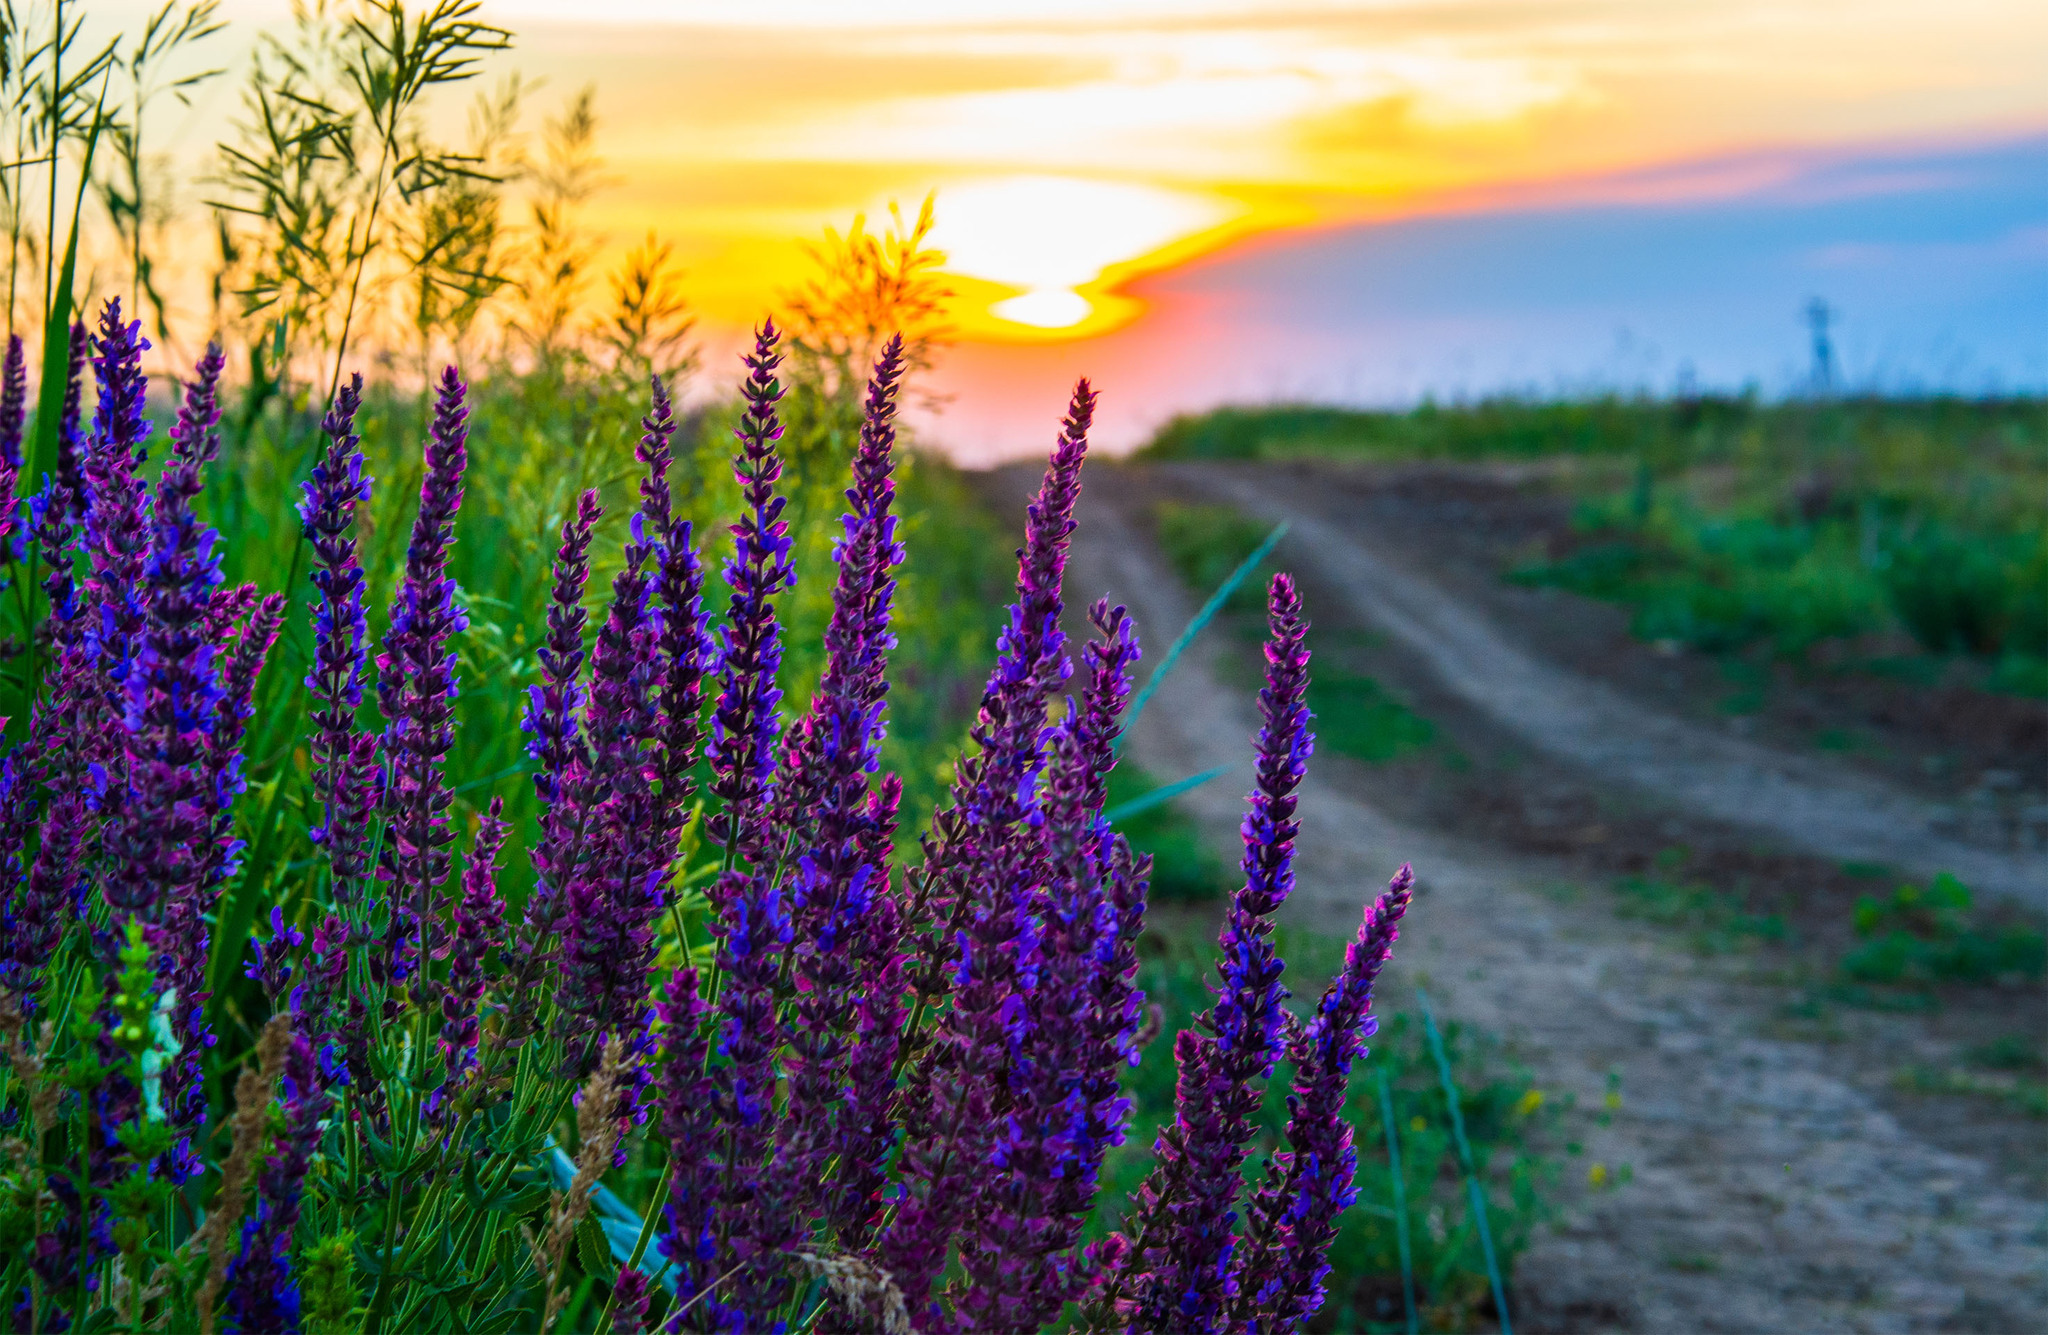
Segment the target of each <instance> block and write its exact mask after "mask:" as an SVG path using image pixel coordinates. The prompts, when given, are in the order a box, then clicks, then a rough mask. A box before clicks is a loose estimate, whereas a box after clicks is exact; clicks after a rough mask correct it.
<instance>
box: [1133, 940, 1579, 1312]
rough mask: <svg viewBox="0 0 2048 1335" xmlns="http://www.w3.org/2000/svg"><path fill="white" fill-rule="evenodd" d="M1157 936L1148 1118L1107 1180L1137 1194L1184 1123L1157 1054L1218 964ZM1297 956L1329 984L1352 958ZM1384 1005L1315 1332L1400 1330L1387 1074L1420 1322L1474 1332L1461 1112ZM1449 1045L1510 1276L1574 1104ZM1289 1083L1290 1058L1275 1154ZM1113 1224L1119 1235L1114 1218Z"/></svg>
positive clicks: (1296, 964) (1350, 1113)
mask: <svg viewBox="0 0 2048 1335" xmlns="http://www.w3.org/2000/svg"><path fill="white" fill-rule="evenodd" d="M1147 941H1148V943H1149V944H1150V945H1151V946H1152V948H1153V953H1152V954H1151V956H1150V957H1149V958H1148V959H1147V960H1146V962H1145V964H1144V966H1143V968H1142V970H1141V973H1140V985H1141V986H1142V987H1143V988H1144V989H1145V994H1146V996H1147V998H1148V999H1149V1000H1151V1001H1153V1002H1155V1003H1158V1004H1159V1005H1160V1006H1162V1008H1163V1011H1164V1013H1163V1016H1162V1019H1163V1027H1162V1029H1161V1030H1160V1036H1159V1037H1158V1038H1156V1039H1155V1040H1154V1041H1153V1044H1152V1050H1151V1051H1149V1052H1148V1054H1147V1060H1146V1061H1145V1062H1144V1063H1143V1064H1142V1065H1141V1066H1139V1067H1137V1068H1136V1069H1135V1070H1134V1071H1133V1073H1132V1075H1131V1077H1130V1078H1129V1081H1128V1085H1127V1087H1128V1088H1129V1090H1130V1093H1131V1097H1132V1099H1133V1101H1134V1103H1135V1105H1136V1113H1137V1117H1136V1124H1135V1125H1134V1127H1133V1128H1132V1131H1131V1135H1130V1137H1129V1140H1128V1141H1127V1142H1126V1144H1125V1145H1124V1146H1123V1148H1122V1149H1121V1150H1119V1151H1116V1152H1115V1153H1114V1154H1113V1155H1112V1158H1111V1160H1110V1162H1109V1163H1108V1164H1107V1165H1105V1168H1104V1175H1105V1177H1113V1180H1114V1182H1115V1183H1116V1184H1117V1185H1118V1186H1124V1185H1131V1186H1135V1185H1136V1183H1137V1182H1138V1181H1140V1180H1141V1179H1142V1178H1143V1176H1144V1174H1145V1171H1146V1170H1147V1168H1148V1167H1149V1166H1150V1164H1151V1160H1152V1144H1153V1138H1154V1136H1155V1135H1156V1133H1157V1129H1158V1127H1159V1126H1160V1125H1161V1124H1162V1123H1163V1122H1164V1121H1165V1120H1167V1119H1168V1118H1170V1117H1171V1116H1172V1115H1173V1067H1172V1064H1171V1063H1170V1062H1161V1061H1156V1060H1154V1059H1155V1058H1159V1057H1163V1056H1164V1055H1165V1053H1164V1051H1163V1049H1164V1048H1165V1047H1166V1046H1167V1045H1168V1044H1170V1043H1171V1041H1172V1039H1171V1035H1172V1034H1173V1033H1174V1032H1175V1031H1176V1030H1177V1029H1178V1028H1179V1027H1180V1026H1181V1025H1183V1024H1186V1023H1188V1022H1190V1020H1191V1019H1192V1017H1193V1016H1194V1015H1195V1013H1196V1012H1198V1011H1199V1010H1200V1009H1201V1008H1203V1007H1204V1006H1206V1005H1208V1004H1209V1000H1210V995H1209V992H1208V990H1207V980H1208V979H1209V978H1211V977H1212V976H1213V969H1214V956H1215V952H1214V947H1213V946H1209V945H1206V944H1197V943H1195V942H1191V941H1189V940H1187V939H1186V938H1183V937H1179V936H1166V935H1164V934H1162V933H1160V932H1157V931H1155V932H1154V933H1152V934H1151V935H1150V936H1148V938H1147ZM1285 948H1286V953H1287V958H1288V960H1289V976H1290V978H1294V979H1297V980H1299V979H1317V978H1321V977H1324V976H1325V975H1326V973H1327V971H1328V970H1329V969H1331V968H1334V967H1335V962H1336V961H1337V959H1338V958H1339V952H1340V950H1341V946H1340V944H1339V943H1337V942H1335V941H1330V940H1316V939H1312V938H1307V937H1303V936H1300V935H1292V936H1290V937H1289V939H1288V940H1287V942H1286V947H1285ZM1314 1000H1315V999H1314V997H1312V996H1309V997H1297V998H1296V999H1295V1005H1296V1007H1297V1009H1301V1010H1305V1009H1306V1008H1307V1007H1308V1006H1309V1005H1312V1004H1313V1002H1314ZM1379 1009H1380V1012H1381V1015H1382V1019H1381V1023H1380V1029H1379V1034H1378V1036H1377V1037H1375V1038H1374V1039H1373V1041H1372V1054H1371V1056H1370V1057H1368V1058H1367V1059H1366V1060H1365V1061H1364V1062H1362V1063H1360V1066H1359V1069H1358V1072H1357V1074H1355V1075H1354V1076H1353V1077H1352V1085H1351V1087H1352V1095H1351V1102H1350V1105H1349V1108H1348V1110H1347V1117H1348V1120H1349V1121H1350V1123H1351V1127H1352V1133H1353V1136H1354V1142H1353V1143H1354V1145H1355V1146H1356V1148H1357V1152H1358V1188H1359V1197H1358V1204H1357V1205H1356V1206H1354V1207H1353V1208H1352V1209H1351V1210H1350V1211H1349V1212H1347V1213H1346V1215H1345V1216H1344V1222H1343V1225H1342V1227H1341V1230H1340V1232H1339V1234H1338V1237H1337V1241H1336V1243H1335V1245H1333V1246H1332V1247H1331V1249H1330V1262H1331V1265H1332V1273H1331V1275H1330V1281H1329V1291H1330V1298H1329V1302H1328V1304H1327V1305H1326V1306H1325V1307H1324V1308H1323V1311H1322V1312H1321V1313H1319V1314H1318V1315H1317V1317H1316V1319H1315V1321H1313V1322H1312V1323H1311V1325H1310V1329H1312V1330H1317V1331H1359V1330H1399V1329H1401V1328H1402V1320H1403V1317H1402V1302H1401V1260H1400V1241H1399V1232H1398V1229H1397V1227H1396V1214H1395V1193H1394V1184H1393V1181H1392V1177H1391V1174H1390V1172H1389V1169H1388V1156H1387V1140H1386V1127H1385V1122H1384V1119H1383V1117H1382V1115H1381V1112H1380V1103H1379V1094H1378V1081H1379V1078H1380V1076H1381V1074H1382V1073H1384V1074H1385V1075H1386V1077H1387V1079H1388V1082H1389V1084H1390V1086H1391V1093H1392V1101H1393V1107H1394V1117H1395V1131H1396V1133H1397V1135H1398V1137H1399V1140H1398V1144H1399V1148H1400V1157H1401V1169H1402V1179H1403V1187H1404V1192H1403V1197H1404V1199H1405V1203H1406V1206H1407V1212H1408V1234H1409V1242H1410V1247H1411V1253H1412V1255H1411V1267H1412V1274H1413V1278H1414V1282H1415V1289H1416V1302H1417V1308H1418V1315H1419V1316H1420V1318H1421V1328H1422V1329H1423V1330H1426V1331H1465V1330H1470V1329H1472V1328H1473V1327H1474V1326H1475V1325H1476V1324H1478V1323H1479V1322H1480V1321H1482V1320H1484V1319H1485V1314H1486V1313H1490V1311H1491V1298H1490V1296H1489V1294H1488V1284H1487V1277H1486V1266H1485V1262H1484V1259H1483V1257H1482V1255H1481V1253H1480V1246H1479V1240H1478V1231H1477V1228H1476V1227H1475V1223H1474V1220H1473V1217H1472V1208H1471V1201H1470V1198H1469V1197H1468V1196H1467V1194H1466V1191H1465V1188H1464V1185H1463V1179H1462V1177H1461V1170H1460V1168H1459V1165H1458V1157H1457V1150H1456V1147H1455V1145H1454V1144H1453V1143H1452V1133H1451V1125H1450V1116H1449V1105H1448V1103H1447V1101H1446V1097H1445V1094H1444V1089H1443V1084H1442V1082H1441V1080H1440V1078H1439V1075H1438V1071H1437V1066H1436V1063H1435V1061H1434V1060H1433V1058H1432V1057H1431V1055H1430V1051H1429V1046H1428V1042H1427V1040H1426V1038H1425V1036H1424V1032H1423V1023H1422V1016H1421V1013H1420V1012H1419V1011H1414V1012H1411V1011H1408V1010H1394V1009H1393V1008H1392V1007H1389V1006H1386V1005H1382V1006H1381V1007H1380V1008H1379ZM1443 1038H1444V1042H1445V1045H1446V1049H1447V1053H1448V1056H1449V1058H1450V1061H1451V1066H1452V1070H1453V1072H1454V1074H1455V1078H1456V1083H1457V1088H1458V1094H1459V1099H1458V1103H1459V1111H1460V1112H1461V1113H1462V1115H1463V1117H1464V1121H1465V1131H1466V1135H1467V1137H1468V1138H1469V1140H1470V1142H1471V1145H1472V1151H1473V1157H1474V1160H1475V1163H1476V1165H1477V1167H1478V1172H1479V1177H1480V1179H1481V1180H1482V1181H1483V1182H1484V1183H1485V1184H1486V1191H1487V1211H1488V1219H1489V1222H1490V1224H1491V1227H1492V1232H1493V1240H1494V1244H1495V1247H1496V1248H1497V1249H1498V1251H1499V1254H1500V1256H1501V1258H1502V1265H1503V1266H1504V1267H1505V1268H1507V1269H1508V1271H1509V1274H1510V1276H1512V1263H1513V1258H1514V1257H1516V1256H1517V1255H1519V1254H1520V1253H1521V1252H1522V1250H1524V1249H1525V1248H1526V1247H1527V1246H1528V1243H1529V1239H1530V1235H1531V1232H1532V1230H1533V1229H1534V1227H1535V1226H1536V1224H1537V1223H1538V1222H1539V1221H1540V1220H1541V1219H1542V1218H1543V1217H1544V1206H1543V1203H1542V1193H1543V1191H1544V1189H1545V1188H1546V1186H1547V1185H1548V1184H1549V1183H1550V1182H1551V1181H1552V1180H1553V1179H1554V1178H1555V1176H1556V1168H1557V1165H1556V1163H1555V1161H1554V1160H1552V1159H1549V1158H1546V1157H1545V1154H1544V1151H1543V1146H1544V1145H1546V1144H1547V1143H1548V1140H1549V1138H1550V1136H1549V1133H1550V1132H1551V1131H1553V1130H1554V1129H1555V1128H1556V1127H1557V1124H1558V1122H1559V1120H1560V1119H1561V1118H1562V1117H1563V1116H1564V1114H1565V1113H1566V1112H1567V1111H1568V1110H1569V1109H1568V1103H1567V1101H1553V1100H1546V1099H1545V1097H1544V1095H1543V1093H1542V1091H1540V1090H1538V1089H1537V1088H1535V1087H1534V1085H1533V1084H1532V1083H1531V1082H1530V1079H1529V1077H1528V1075H1527V1074H1526V1073H1525V1072H1523V1071H1521V1070H1519V1069H1517V1068H1516V1067H1515V1066H1514V1065H1513V1064H1512V1063H1510V1062H1508V1061H1507V1060H1506V1059H1505V1057H1504V1056H1503V1054H1501V1053H1500V1052H1499V1051H1498V1049H1497V1048H1495V1047H1493V1046H1491V1045H1490V1044H1488V1043H1487V1042H1486V1041H1485V1040H1484V1039H1483V1038H1481V1037H1479V1036H1477V1035H1475V1034H1474V1033H1473V1032H1472V1031H1470V1030H1468V1029H1463V1028H1461V1027H1459V1026H1458V1025H1456V1024H1449V1025H1445V1026H1444V1029H1443ZM1291 1076H1292V1072H1291V1070H1290V1069H1289V1068H1288V1067H1287V1066H1286V1065H1284V1064H1283V1065H1282V1066H1281V1068H1280V1070H1279V1071H1278V1072H1277V1073H1276V1074H1275V1076H1274V1079H1273V1082H1272V1085H1271V1087H1270V1088H1271V1093H1270V1094H1269V1096H1268V1098H1267V1101H1266V1107H1265V1109H1264V1114H1263V1123H1264V1127H1265V1140H1264V1144H1265V1146H1266V1148H1267V1149H1268V1150H1270V1149H1271V1148H1273V1147H1274V1146H1276V1145H1277V1144H1278V1141H1279V1136H1280V1132H1281V1129H1282V1128H1283V1127H1284V1126H1285V1124H1286V1119H1287V1104H1286V1098H1285V1087H1286V1082H1287V1080H1289V1079H1290V1078H1291ZM1561 1103H1567V1106H1560V1104H1561ZM1262 1166H1263V1154H1262V1153H1261V1154H1255V1155H1254V1158H1253V1160H1252V1162H1250V1163H1248V1164H1247V1166H1246V1172H1247V1174H1248V1175H1249V1174H1255V1173H1257V1172H1259V1171H1261V1169H1262ZM1111 1196H1112V1198H1114V1196H1115V1193H1114V1192H1112V1193H1111ZM1101 1223H1102V1226H1104V1227H1107V1226H1108V1223H1109V1221H1107V1220H1104V1221H1101Z"/></svg>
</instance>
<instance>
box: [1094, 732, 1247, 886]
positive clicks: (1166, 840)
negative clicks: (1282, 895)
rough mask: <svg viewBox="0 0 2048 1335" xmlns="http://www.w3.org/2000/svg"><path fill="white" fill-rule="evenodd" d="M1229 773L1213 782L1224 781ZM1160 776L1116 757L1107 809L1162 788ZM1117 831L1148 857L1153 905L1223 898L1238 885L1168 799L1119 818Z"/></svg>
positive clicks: (1232, 871)
mask: <svg viewBox="0 0 2048 1335" xmlns="http://www.w3.org/2000/svg"><path fill="white" fill-rule="evenodd" d="M1229 778H1230V776H1228V775H1223V776H1219V778H1217V779H1216V780H1214V782H1218V783H1227V782H1229ZM1160 786H1161V785H1160V782H1159V780H1158V779H1157V778H1156V777H1155V776H1154V775H1152V774H1151V773H1150V772H1148V771H1146V770H1144V769H1141V768H1139V767H1138V766H1137V765H1136V764H1134V763H1132V762H1131V761H1130V760H1128V759H1123V760H1119V761H1117V766H1116V768H1115V769H1114V770H1111V771H1110V775H1109V804H1108V809H1109V810H1111V811H1114V810H1115V809H1116V808H1117V807H1119V806H1121V805H1123V804H1125V803H1128V802H1132V801H1135V800H1136V799H1138V798H1140V797H1143V796H1145V795H1146V794H1147V793H1151V792H1156V791H1157V790H1158V789H1159V788H1160ZM1116 828H1117V831H1118V833H1120V834H1123V835H1125V836H1126V837H1128V838H1129V839H1130V841H1131V846H1132V847H1133V848H1135V849H1137V850H1138V851H1139V852H1140V853H1150V854H1151V855H1152V888H1151V893H1150V896H1149V900H1150V902H1152V903H1154V904H1195V903H1204V902H1207V901H1211V900H1220V899H1223V898H1225V897H1227V896H1228V895H1229V894H1230V892H1231V891H1232V889H1234V888H1235V886H1236V884H1237V876H1236V874H1235V869H1234V868H1231V867H1228V866H1225V865H1224V862H1223V859H1222V858H1220V857H1218V856H1217V855H1216V854H1215V852H1214V851H1213V850H1211V849H1210V847H1209V845H1208V844H1207V842H1206V841H1204V840H1203V838H1202V830H1201V827H1200V826H1198V825H1197V824H1196V823H1195V822H1194V820H1193V819H1192V818H1190V817H1189V816H1188V814H1187V813H1186V812H1185V811H1182V810H1181V809H1180V808H1179V807H1177V806H1175V805H1174V803H1173V802H1172V801H1170V800H1169V801H1166V802H1161V803H1159V804H1157V805H1155V806H1148V807H1146V808H1145V809H1144V810H1142V811H1138V812H1134V813H1133V814H1131V815H1129V816H1125V817H1122V818H1121V819H1119V820H1117V822H1116Z"/></svg>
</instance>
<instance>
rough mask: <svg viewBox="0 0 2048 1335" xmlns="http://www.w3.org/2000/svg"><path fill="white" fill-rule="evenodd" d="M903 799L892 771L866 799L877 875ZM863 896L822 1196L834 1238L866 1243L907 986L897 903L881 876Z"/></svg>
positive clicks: (893, 1124)
mask: <svg viewBox="0 0 2048 1335" xmlns="http://www.w3.org/2000/svg"><path fill="white" fill-rule="evenodd" d="M902 800H903V782H902V780H900V779H898V778H897V777H896V776H895V775H893V774H886V775H884V776H883V777H882V782H881V784H880V786H879V788H878V789H877V791H876V792H875V793H874V794H873V795H872V796H871V797H870V798H869V800H868V813H867V824H868V836H867V838H868V843H869V846H868V850H867V855H868V861H867V863H866V864H865V865H867V866H869V867H872V868H876V869H878V870H877V871H875V872H871V873H870V875H872V876H875V877H877V878H882V877H886V874H887V873H886V868H887V859H888V852H889V846H890V844H891V842H892V841H893V839H894V837H895V831H896V811H897V807H898V806H899V804H900V803H901V802H902ZM869 901H870V902H869V903H868V905H867V906H866V909H865V912H864V913H863V914H862V917H861V921H860V925H859V931H858V932H857V933H856V934H855V936H854V939H853V941H852V942H851V943H850V944H849V945H848V947H847V949H848V951H849V952H850V954H851V955H852V960H853V975H854V979H855V986H854V993H855V996H856V998H857V1004H856V1007H855V1012H854V1026H853V1028H854V1039H853V1049H852V1051H851V1052H850V1053H849V1054H848V1055H847V1058H846V1074H845V1077H844V1083H843V1089H844V1093H843V1095H842V1097H841V1101H840V1104H839V1108H838V1110H837V1126H836V1128H835V1137H834V1147H835V1152H836V1155H837V1160H838V1167H837V1172H836V1176H835V1180H834V1181H833V1183H832V1185H831V1190H830V1191H829V1192H828V1193H827V1195H826V1198H825V1217H826V1221H827V1222H828V1223H830V1224H831V1226H832V1229H833V1232H834V1234H835V1236H837V1237H838V1239H839V1243H840V1246H842V1247H846V1248H854V1247H859V1246H863V1245H865V1244H866V1242H867V1241H868V1235H869V1231H870V1229H871V1228H872V1227H873V1224H874V1220H875V1217H876V1215H877V1213H878V1212H879V1211H880V1209H881V1205H882V1201H881V1195H882V1187H883V1182H884V1181H885V1179H886V1177H887V1168H888V1161H889V1156H890V1153H891V1151H892V1150H893V1148H894V1146H895V1143H896V1128H897V1121H896V1074H897V1072H896V1067H897V1060H898V1057H899V1055H900V1053H901V1052H902V1047H903V1019H904V998H905V996H906V994H907V991H908V979H907V977H906V976H905V973H904V969H903V959H904V956H903V937H904V929H903V911H902V908H901V907H900V906H899V903H898V901H897V898H896V896H895V895H893V894H891V893H890V890H889V885H888V882H887V881H886V879H882V880H881V881H880V884H879V885H877V886H876V887H874V888H873V889H872V890H871V891H870V892H869Z"/></svg>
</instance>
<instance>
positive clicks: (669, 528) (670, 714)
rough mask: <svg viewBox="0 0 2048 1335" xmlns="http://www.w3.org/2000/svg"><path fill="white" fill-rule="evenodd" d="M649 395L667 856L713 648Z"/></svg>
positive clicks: (646, 454) (699, 568)
mask: <svg viewBox="0 0 2048 1335" xmlns="http://www.w3.org/2000/svg"><path fill="white" fill-rule="evenodd" d="M653 388H654V404H653V408H652V410H651V411H650V412H649V413H648V415H647V417H646V418H644V419H642V421H641V426H642V428H643V430H642V433H641V436H640V446H639V450H638V454H639V459H640V462H641V463H643V464H644V465H646V469H647V471H646V475H645V476H644V477H643V478H642V479H641V482H640V497H641V501H640V522H641V523H642V524H643V525H644V526H645V528H646V530H647V531H648V532H649V534H650V535H651V537H652V540H653V541H655V542H656V544H657V551H656V565H655V572H654V595H655V600H656V602H657V603H658V604H659V606H660V609H661V639H660V659H661V708H660V713H661V722H660V726H659V728H658V729H657V731H656V733H655V741H656V743H657V745H656V749H655V757H654V762H653V768H652V773H651V775H650V777H651V779H652V780H653V781H654V782H655V783H657V784H658V785H659V788H660V803H659V818H660V823H659V824H658V825H657V826H656V827H655V828H654V829H653V830H652V831H651V832H650V835H651V838H652V840H653V845H654V847H655V848H657V849H660V850H667V849H671V848H673V847H675V840H676V836H677V835H678V834H680V833H681V831H682V826H683V822H684V821H685V820H687V819H688V818H689V810H690V800H691V798H693V797H694V796H695V795H696V791H697V788H696V783H695V781H694V780H693V779H691V777H690V769H691V767H692V766H693V765H694V764H695V763H696V761H697V749H698V747H699V745H700V744H701V743H702V741H703V722H702V719H701V717H700V716H701V714H702V713H703V706H704V674H705V673H706V672H707V671H708V670H709V669H710V667H711V664H712V662H713V658H714V655H715V654H716V653H717V645H716V644H715V643H713V641H712V639H711V632H710V629H709V620H710V618H709V615H708V614H707V613H706V612H705V610H704V562H703V560H702V558H701V557H700V556H699V554H698V552H697V548H696V544H695V541H694V535H693V533H692V529H691V524H690V522H689V521H688V520H686V519H677V518H676V517H675V514H674V503H673V500H672V498H671V495H670V492H669V484H668V470H669V465H670V463H671V462H672V460H673V455H672V451H671V442H672V440H673V437H674V435H675V429H676V423H675V412H674V408H673V406H672V405H671V403H670V402H669V396H668V389H667V387H666V386H664V385H663V384H662V383H661V377H659V376H656V377H655V378H654V384H653Z"/></svg>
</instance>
